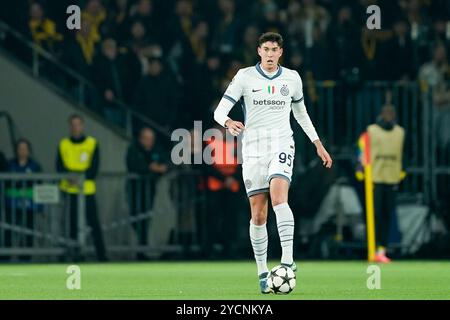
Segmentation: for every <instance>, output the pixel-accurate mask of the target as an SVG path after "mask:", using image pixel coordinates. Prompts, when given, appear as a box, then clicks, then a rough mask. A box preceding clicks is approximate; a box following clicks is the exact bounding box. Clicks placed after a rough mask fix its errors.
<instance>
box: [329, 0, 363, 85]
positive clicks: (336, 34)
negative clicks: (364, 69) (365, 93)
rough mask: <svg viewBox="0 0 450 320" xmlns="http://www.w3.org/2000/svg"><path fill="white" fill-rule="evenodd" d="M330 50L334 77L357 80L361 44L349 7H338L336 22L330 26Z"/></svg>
mask: <svg viewBox="0 0 450 320" xmlns="http://www.w3.org/2000/svg"><path fill="white" fill-rule="evenodd" d="M329 39H330V43H331V52H333V57H334V59H333V60H334V66H335V70H334V71H335V72H334V73H335V79H338V80H343V82H344V83H354V82H356V81H358V80H359V77H360V75H359V73H360V72H359V68H360V65H361V50H360V48H361V45H360V43H361V42H360V40H359V39H360V35H359V29H358V26H357V25H356V24H355V23H354V21H353V18H352V11H351V8H350V7H348V6H344V7H342V8H341V9H339V11H338V14H337V19H336V22H335V23H333V28H330V35H329Z"/></svg>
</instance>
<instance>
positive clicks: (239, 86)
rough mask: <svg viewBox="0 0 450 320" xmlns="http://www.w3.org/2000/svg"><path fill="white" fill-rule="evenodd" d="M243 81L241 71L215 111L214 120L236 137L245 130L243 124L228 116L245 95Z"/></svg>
mask: <svg viewBox="0 0 450 320" xmlns="http://www.w3.org/2000/svg"><path fill="white" fill-rule="evenodd" d="M243 91H244V90H243V81H242V74H241V70H239V71H238V73H237V74H236V75H235V76H234V78H233V80H232V81H231V82H230V84H229V85H228V88H227V90H226V91H225V93H224V95H223V97H222V99H221V100H220V102H219V105H218V106H217V108H216V110H215V111H214V120H216V121H217V122H218V123H219V124H220V125H221V126H223V127H225V128H227V129H228V131H230V133H231V134H232V135H234V136H237V135H239V133H241V131H242V130H243V129H244V125H243V124H242V122H239V121H234V120H232V119H231V118H230V117H228V114H229V113H230V111H231V109H232V108H233V106H234V105H235V104H236V103H237V102H238V101H239V99H240V98H241V97H242V94H243Z"/></svg>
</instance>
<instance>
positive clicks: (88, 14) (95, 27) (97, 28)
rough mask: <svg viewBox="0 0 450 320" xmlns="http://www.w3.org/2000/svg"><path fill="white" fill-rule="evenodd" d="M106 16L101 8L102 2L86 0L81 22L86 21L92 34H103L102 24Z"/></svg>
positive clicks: (99, 0) (100, 0)
mask: <svg viewBox="0 0 450 320" xmlns="http://www.w3.org/2000/svg"><path fill="white" fill-rule="evenodd" d="M106 17H107V14H106V10H105V8H104V7H103V3H102V0H87V4H86V7H85V8H84V10H83V11H82V12H81V20H84V21H87V22H88V23H89V25H90V26H91V29H92V32H93V33H96V34H99V35H100V34H103V33H104V32H102V24H103V22H104V21H105V20H106Z"/></svg>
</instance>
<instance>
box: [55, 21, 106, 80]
mask: <svg viewBox="0 0 450 320" xmlns="http://www.w3.org/2000/svg"><path fill="white" fill-rule="evenodd" d="M99 41H100V35H99V34H98V32H97V31H96V30H95V29H94V28H92V26H91V23H90V22H89V21H87V20H83V19H82V20H81V29H80V30H78V31H77V32H76V33H75V37H74V38H73V39H71V40H69V41H68V43H67V45H66V47H65V50H64V62H65V63H66V64H67V65H68V66H69V67H70V68H72V69H73V70H76V71H77V72H78V73H79V74H81V75H82V76H83V77H85V78H87V79H91V76H92V73H91V66H92V62H93V60H94V55H95V51H96V45H97V43H98V42H99Z"/></svg>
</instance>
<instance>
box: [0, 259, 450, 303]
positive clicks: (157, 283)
mask: <svg viewBox="0 0 450 320" xmlns="http://www.w3.org/2000/svg"><path fill="white" fill-rule="evenodd" d="M276 264H277V263H276V261H271V263H270V266H271V267H273V266H275V265H276ZM368 265H369V264H368V263H366V262H355V261H351V262H329V261H321V262H310V261H307V262H302V261H298V266H299V271H298V273H297V287H296V288H295V290H294V292H292V293H291V294H289V295H285V296H282V295H273V294H270V295H262V294H259V291H258V289H259V288H258V282H257V276H256V266H255V264H254V263H253V262H252V261H245V262H244V261H229V262H209V261H207V262H148V263H106V264H88V263H87V264H80V265H79V266H80V268H81V290H68V289H67V288H66V280H67V278H68V276H69V275H68V274H66V269H67V267H68V264H64V265H63V264H49V265H45V264H15V265H12V264H3V265H0V299H164V300H166V299H174V300H176V299H202V300H203V299H218V300H223V299H225V300H226V299H262V300H280V299H282V300H284V299H296V300H306V299H450V262H448V261H445V262H442V261H434V262H431V261H399V262H397V261H396V262H394V263H392V264H389V265H380V268H381V289H376V290H369V289H368V288H367V286H366V283H367V279H368V277H369V276H370V274H367V267H368Z"/></svg>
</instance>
